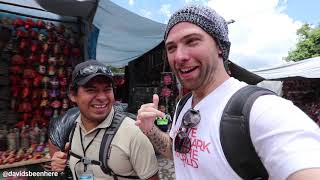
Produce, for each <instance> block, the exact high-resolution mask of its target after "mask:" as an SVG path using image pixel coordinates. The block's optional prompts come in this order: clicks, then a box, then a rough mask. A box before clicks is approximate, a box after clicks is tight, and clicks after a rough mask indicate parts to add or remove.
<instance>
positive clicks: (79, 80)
mask: <svg viewBox="0 0 320 180" xmlns="http://www.w3.org/2000/svg"><path fill="white" fill-rule="evenodd" d="M99 75H102V76H106V77H107V78H108V79H109V80H110V82H112V83H113V78H112V77H113V73H112V71H111V69H110V67H108V66H106V65H104V64H102V63H101V62H98V61H97V60H88V61H85V62H82V63H80V64H78V65H76V67H75V68H74V70H73V72H72V84H74V85H75V84H77V85H80V86H82V85H84V84H86V83H87V82H88V81H89V80H90V79H92V78H94V77H96V76H99Z"/></svg>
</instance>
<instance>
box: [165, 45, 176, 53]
mask: <svg viewBox="0 0 320 180" xmlns="http://www.w3.org/2000/svg"><path fill="white" fill-rule="evenodd" d="M175 49H176V48H175V47H174V46H169V47H167V52H169V53H172V52H174V50H175Z"/></svg>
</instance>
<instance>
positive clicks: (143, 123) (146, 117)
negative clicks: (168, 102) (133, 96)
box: [136, 94, 164, 133]
mask: <svg viewBox="0 0 320 180" xmlns="http://www.w3.org/2000/svg"><path fill="white" fill-rule="evenodd" d="M158 104H159V96H158V95H157V94H154V95H153V97H152V103H148V104H143V105H142V106H141V107H140V109H139V110H138V115H137V121H136V125H137V126H139V127H140V129H141V130H142V131H143V132H145V133H146V132H149V131H150V130H151V128H152V127H153V126H154V120H155V119H156V118H157V117H163V116H164V113H163V112H161V111H159V110H158Z"/></svg>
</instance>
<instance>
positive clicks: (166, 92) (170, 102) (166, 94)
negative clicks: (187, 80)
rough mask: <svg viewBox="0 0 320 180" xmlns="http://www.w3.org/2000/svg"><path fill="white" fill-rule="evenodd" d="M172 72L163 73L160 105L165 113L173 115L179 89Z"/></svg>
mask: <svg viewBox="0 0 320 180" xmlns="http://www.w3.org/2000/svg"><path fill="white" fill-rule="evenodd" d="M176 86H177V85H176V83H175V80H174V76H173V73H172V72H162V73H161V82H160V103H161V105H163V106H164V107H165V111H166V112H167V113H169V114H170V115H173V113H174V110H175V103H176V99H175V97H176V95H177V87H176Z"/></svg>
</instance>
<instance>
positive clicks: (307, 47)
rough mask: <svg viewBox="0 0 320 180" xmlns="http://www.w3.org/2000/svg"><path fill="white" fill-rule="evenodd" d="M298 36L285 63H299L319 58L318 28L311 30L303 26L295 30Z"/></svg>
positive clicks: (319, 32)
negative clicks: (294, 46)
mask: <svg viewBox="0 0 320 180" xmlns="http://www.w3.org/2000/svg"><path fill="white" fill-rule="evenodd" d="M297 35H298V36H299V40H298V43H297V45H296V48H295V49H294V50H292V51H290V52H289V54H288V57H286V60H287V61H290V60H292V61H300V60H303V59H307V58H312V57H317V56H320V27H319V26H318V27H315V28H312V27H310V25H309V24H304V25H303V26H302V27H301V28H300V29H298V30H297Z"/></svg>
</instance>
